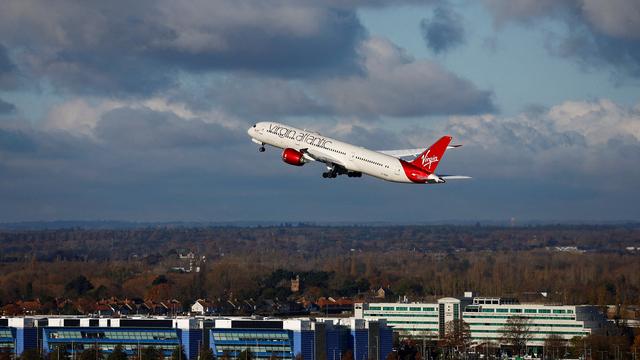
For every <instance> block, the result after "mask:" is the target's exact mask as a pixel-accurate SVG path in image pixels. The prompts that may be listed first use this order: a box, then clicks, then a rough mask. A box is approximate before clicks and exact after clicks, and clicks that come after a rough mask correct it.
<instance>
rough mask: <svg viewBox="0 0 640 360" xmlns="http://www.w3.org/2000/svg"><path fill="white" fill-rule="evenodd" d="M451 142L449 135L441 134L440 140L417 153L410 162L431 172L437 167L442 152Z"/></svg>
mask: <svg viewBox="0 0 640 360" xmlns="http://www.w3.org/2000/svg"><path fill="white" fill-rule="evenodd" d="M450 142H451V136H443V137H441V138H440V140H438V141H436V142H435V143H434V144H433V145H431V146H430V147H429V148H428V149H427V150H425V151H424V152H423V153H422V154H420V155H418V157H416V158H415V159H414V160H413V161H412V162H411V164H413V165H415V166H417V167H419V168H421V169H422V170H424V171H427V172H429V173H433V172H434V171H436V167H438V163H440V160H442V156H443V155H444V152H445V151H446V150H447V146H448V145H449V143H450Z"/></svg>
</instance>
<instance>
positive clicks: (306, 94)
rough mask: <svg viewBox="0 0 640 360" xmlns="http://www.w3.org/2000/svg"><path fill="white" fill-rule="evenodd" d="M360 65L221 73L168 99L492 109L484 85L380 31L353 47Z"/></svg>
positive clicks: (270, 113)
mask: <svg viewBox="0 0 640 360" xmlns="http://www.w3.org/2000/svg"><path fill="white" fill-rule="evenodd" d="M358 57H359V67H360V68H361V71H359V72H358V73H356V74H353V75H343V76H335V77H327V78H320V79H307V80H306V81H304V82H303V81H300V80H297V79H282V78H274V77H268V76H267V77H265V76H261V77H255V76H244V75H229V76H224V77H221V78H218V79H214V80H213V81H212V83H211V85H208V86H205V87H203V88H199V89H198V91H192V92H189V93H187V92H185V91H183V90H181V89H177V90H176V91H173V92H172V94H171V95H170V96H169V98H170V99H171V100H173V101H177V102H184V103H186V104H188V105H189V106H190V107H191V108H193V109H195V110H209V109H213V108H216V107H219V108H220V109H222V110H223V111H225V112H227V113H233V114H236V115H238V116H241V117H244V118H250V119H273V118H281V117H287V116H325V117H327V116H341V117H352V116H356V117H361V118H366V119H367V120H374V119H377V118H379V117H381V116H392V117H414V116H428V115H442V114H447V115H448V114H478V113H487V112H493V111H495V105H494V103H493V94H492V92H491V91H487V90H482V89H478V88H477V87H476V86H475V85H474V84H473V83H472V82H470V81H469V80H466V79H464V78H461V77H459V76H457V75H455V74H454V73H452V72H450V71H448V70H447V69H445V68H444V67H443V66H441V65H439V64H437V63H435V62H433V61H429V60H418V59H414V58H413V57H411V56H410V55H408V54H407V53H406V51H405V50H404V49H402V48H400V47H398V46H396V45H395V44H393V43H392V42H390V41H389V40H387V39H385V38H382V37H371V38H369V39H367V40H366V41H363V42H362V43H361V44H360V46H359V47H358Z"/></svg>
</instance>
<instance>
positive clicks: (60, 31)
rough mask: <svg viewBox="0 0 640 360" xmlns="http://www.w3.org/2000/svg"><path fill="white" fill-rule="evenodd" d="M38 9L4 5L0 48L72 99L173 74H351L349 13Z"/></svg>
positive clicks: (285, 7)
mask: <svg viewBox="0 0 640 360" xmlns="http://www.w3.org/2000/svg"><path fill="white" fill-rule="evenodd" d="M49 5H50V4H48V3H47V4H45V3H43V2H42V1H40V0H25V1H21V2H15V3H13V2H12V3H7V4H5V5H4V6H3V11H2V12H1V13H0V42H2V43H4V44H5V45H6V46H8V47H10V48H20V49H22V50H21V54H20V64H21V67H22V68H24V70H26V72H28V73H29V74H31V75H32V76H33V77H34V78H35V79H38V78H41V77H44V78H46V79H49V80H50V81H51V82H52V83H53V84H54V85H55V86H57V87H59V88H60V89H64V90H67V91H71V92H82V93H83V94H86V93H98V94H102V93H107V94H110V95H122V94H151V93H154V92H156V91H158V90H162V89H166V88H168V87H171V86H173V85H175V83H176V76H177V74H178V72H179V71H188V72H201V71H220V70H235V71H250V72H257V73H267V74H274V75H278V76H293V77H310V76H311V77H313V76H320V75H322V74H336V73H338V74H339V73H345V72H347V73H349V72H353V71H355V70H357V69H356V56H357V54H356V52H355V50H356V48H357V45H358V44H359V42H360V41H361V40H362V39H363V38H364V36H365V31H364V28H363V27H362V25H361V24H360V22H359V20H358V18H357V16H356V12H355V8H352V7H342V8H336V7H331V6H329V5H327V4H323V3H321V2H318V3H316V2H298V1H291V0H274V1H269V2H266V1H264V2H263V1H236V0H233V1H231V0H218V1H213V2H212V1H204V0H194V1H190V2H186V3H181V4H177V3H174V2H172V1H150V0H142V1H136V3H135V4H131V3H130V2H126V1H120V0H116V1H109V2H99V1H98V2H76V1H68V0H60V1H57V2H56V6H55V7H56V9H55V11H47V10H46V9H48V7H49Z"/></svg>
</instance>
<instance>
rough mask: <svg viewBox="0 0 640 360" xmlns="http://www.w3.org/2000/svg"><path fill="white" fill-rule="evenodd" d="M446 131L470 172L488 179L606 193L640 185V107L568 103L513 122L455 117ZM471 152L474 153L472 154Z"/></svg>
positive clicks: (488, 117) (603, 102)
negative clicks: (550, 182) (554, 183)
mask: <svg viewBox="0 0 640 360" xmlns="http://www.w3.org/2000/svg"><path fill="white" fill-rule="evenodd" d="M445 131H446V132H448V133H450V134H452V135H453V136H454V139H455V141H456V142H461V143H463V144H465V147H466V148H467V150H468V151H469V152H467V154H469V155H470V156H471V159H470V160H468V163H467V164H469V165H470V167H471V168H473V170H472V171H475V172H476V173H477V174H479V175H480V176H485V177H490V178H494V177H497V178H500V177H511V178H520V179H526V178H533V177H548V178H555V179H558V181H559V182H562V183H564V184H565V185H567V186H569V185H572V184H584V181H585V179H593V181H591V182H589V184H590V185H589V186H591V187H593V188H595V189H598V190H604V189H606V190H607V191H613V192H615V191H629V190H631V187H630V186H631V184H632V183H634V182H637V181H640V170H638V167H637V166H635V165H633V164H634V163H637V162H638V161H640V158H639V155H638V154H640V104H638V105H636V106H635V107H625V106H622V105H619V104H616V103H614V102H612V101H610V100H606V99H601V100H597V101H567V102H564V103H561V104H559V105H556V106H554V107H551V108H550V109H548V110H544V111H541V110H537V111H531V112H523V113H521V114H518V115H516V116H513V117H500V116H494V115H484V116H466V117H451V118H450V119H449V120H448V122H447V125H446V127H445ZM471 149H473V150H471Z"/></svg>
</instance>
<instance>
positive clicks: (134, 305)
mask: <svg viewBox="0 0 640 360" xmlns="http://www.w3.org/2000/svg"><path fill="white" fill-rule="evenodd" d="M353 304H354V301H353V300H352V299H347V298H338V299H334V298H332V297H321V298H319V299H317V300H314V301H311V300H308V299H306V298H299V299H297V300H282V301H279V300H263V301H255V300H253V299H248V300H237V299H224V298H218V299H198V300H196V301H195V302H194V303H193V304H192V305H190V306H189V305H187V306H184V304H183V303H182V302H180V301H179V300H177V299H166V300H162V301H155V300H152V299H118V298H109V299H103V300H99V301H90V300H87V299H77V300H71V299H54V300H50V301H40V299H35V300H28V301H23V300H19V301H16V302H13V303H10V304H6V305H4V306H2V307H1V308H0V314H2V315H4V316H17V315H38V314H59V315H80V314H83V315H91V316H98V317H100V316H129V315H149V316H172V315H173V316H175V315H188V314H200V315H252V314H262V315H277V316H301V315H309V314H342V313H350V312H352V311H353Z"/></svg>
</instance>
